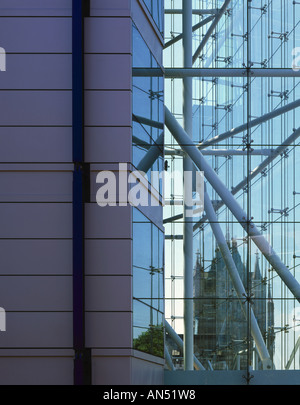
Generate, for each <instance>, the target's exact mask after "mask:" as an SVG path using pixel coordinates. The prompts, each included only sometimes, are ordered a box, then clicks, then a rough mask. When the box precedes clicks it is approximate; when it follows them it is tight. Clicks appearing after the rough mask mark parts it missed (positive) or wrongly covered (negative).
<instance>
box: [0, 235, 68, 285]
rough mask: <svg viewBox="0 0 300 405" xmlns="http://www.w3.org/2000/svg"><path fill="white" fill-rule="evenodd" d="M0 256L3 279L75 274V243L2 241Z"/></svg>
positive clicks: (30, 240) (0, 270) (64, 241)
mask: <svg viewBox="0 0 300 405" xmlns="http://www.w3.org/2000/svg"><path fill="white" fill-rule="evenodd" d="M0 257H1V266H0V275H1V276H3V275H24V276H27V275H28V276H29V275H44V276H46V275H71V274H72V241H71V240H63V239H52V240H49V239H27V240H24V239H6V240H5V239H1V240H0ZM0 280H1V279H0ZM57 281H59V279H57Z"/></svg>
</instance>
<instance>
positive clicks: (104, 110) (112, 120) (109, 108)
mask: <svg viewBox="0 0 300 405" xmlns="http://www.w3.org/2000/svg"><path fill="white" fill-rule="evenodd" d="M100 112H101V114H100ZM85 125H87V126H131V91H118V90H116V91H86V92H85Z"/></svg>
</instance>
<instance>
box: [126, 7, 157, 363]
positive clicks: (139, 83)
mask: <svg viewBox="0 0 300 405" xmlns="http://www.w3.org/2000/svg"><path fill="white" fill-rule="evenodd" d="M147 3H149V6H150V5H151V4H150V3H152V2H147ZM155 3H156V2H155ZM151 10H152V9H151ZM153 12H155V13H154V17H157V15H158V11H157V10H156V9H153ZM159 16H160V18H162V14H161V13H159ZM132 47H133V57H132V66H133V68H134V69H135V68H143V69H145V70H146V73H145V74H144V75H142V76H134V75H133V79H132V113H133V122H132V162H133V166H134V168H135V170H140V171H141V172H143V174H145V176H146V179H147V181H148V183H145V184H147V185H149V184H151V192H153V193H155V194H156V198H159V197H157V192H158V193H159V194H158V196H160V198H161V194H162V180H161V179H159V177H158V176H159V174H161V173H162V172H163V166H164V160H163V155H164V152H163V136H164V118H163V112H164V79H163V74H162V71H161V75H160V76H158V77H151V75H148V73H147V71H150V70H151V69H153V68H154V69H161V68H160V66H159V64H158V63H157V61H156V60H155V58H154V56H153V55H152V53H151V52H150V50H149V48H148V46H147V44H146V42H145V41H144V39H143V37H142V35H141V34H140V32H139V31H138V29H137V27H136V25H135V24H133V25H132ZM149 153H150V154H151V155H152V156H155V157H154V158H153V160H152V161H151V163H150V164H149V165H148V163H147V156H148V155H149ZM153 172H155V173H157V175H158V176H152V174H153ZM148 188H150V187H148ZM147 194H148V192H147ZM150 198H151V194H150V193H149V194H148V200H147V201H144V203H145V205H147V204H150V203H151V202H150ZM142 204H143V203H142ZM157 205H158V200H157ZM138 208H139V207H137V208H135V207H133V208H132V210H133V213H132V217H133V223H132V275H133V278H132V288H133V348H134V349H136V350H139V351H141V352H144V353H148V354H151V355H154V356H158V357H162V358H163V357H164V234H163V232H162V230H161V229H160V228H159V227H158V226H156V225H155V224H154V223H153V222H151V221H150V220H149V218H147V217H146V216H145V215H144V214H142V212H141V211H140V210H139V209H138ZM140 208H141V210H142V209H143V208H142V207H140ZM150 209H151V208H150Z"/></svg>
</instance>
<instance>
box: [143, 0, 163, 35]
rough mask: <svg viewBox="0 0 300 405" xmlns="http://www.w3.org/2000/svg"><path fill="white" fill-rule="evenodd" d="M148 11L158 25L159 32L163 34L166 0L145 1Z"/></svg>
mask: <svg viewBox="0 0 300 405" xmlns="http://www.w3.org/2000/svg"><path fill="white" fill-rule="evenodd" d="M144 3H145V4H146V6H147V8H148V10H149V11H150V13H151V15H152V17H153V20H154V21H155V24H156V25H157V27H158V29H159V31H160V32H161V33H163V28H164V24H163V22H164V18H163V5H164V0H144Z"/></svg>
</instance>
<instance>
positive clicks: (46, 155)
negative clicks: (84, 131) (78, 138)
mask: <svg viewBox="0 0 300 405" xmlns="http://www.w3.org/2000/svg"><path fill="white" fill-rule="evenodd" d="M32 145H34V147H32ZM0 160H1V162H2V163H5V162H20V163H21V162H23V163H25V162H45V163H46V162H49V163H50V162H51V163H57V162H71V161H72V128H71V127H0Z"/></svg>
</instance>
